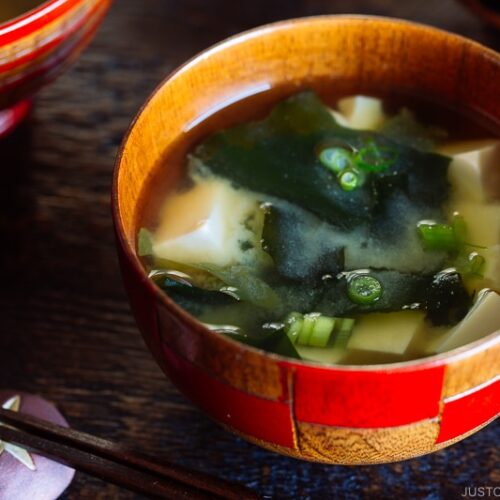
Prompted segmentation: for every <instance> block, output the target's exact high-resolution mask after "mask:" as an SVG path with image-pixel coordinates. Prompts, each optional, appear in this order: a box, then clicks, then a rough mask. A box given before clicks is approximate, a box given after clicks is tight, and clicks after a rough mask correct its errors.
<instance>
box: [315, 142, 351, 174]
mask: <svg viewBox="0 0 500 500" xmlns="http://www.w3.org/2000/svg"><path fill="white" fill-rule="evenodd" d="M318 159H319V161H320V162H321V163H322V164H323V165H324V166H325V167H326V168H327V169H328V170H331V171H332V172H334V173H336V174H338V173H339V172H341V171H342V170H344V169H346V168H349V167H351V166H352V154H351V152H350V151H348V150H347V149H344V148H341V147H328V148H325V149H323V150H321V152H320V153H319V155H318Z"/></svg>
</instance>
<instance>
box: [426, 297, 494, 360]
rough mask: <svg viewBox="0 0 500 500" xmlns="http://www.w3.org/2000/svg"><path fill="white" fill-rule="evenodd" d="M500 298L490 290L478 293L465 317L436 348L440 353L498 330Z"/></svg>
mask: <svg viewBox="0 0 500 500" xmlns="http://www.w3.org/2000/svg"><path fill="white" fill-rule="evenodd" d="M499 311H500V296H499V295H498V294H497V293H495V292H492V291H491V290H483V291H481V292H480V294H479V296H478V298H477V301H476V303H475V304H474V306H473V307H472V309H471V310H470V311H469V313H468V314H467V316H466V317H465V318H464V319H463V320H462V321H461V322H460V323H459V324H458V325H457V326H455V327H454V328H453V329H452V330H450V332H449V333H448V334H446V335H445V337H444V338H443V339H442V342H441V343H440V344H439V345H438V346H437V348H436V352H437V353H441V352H445V351H449V350H450V349H455V348H456V347H460V346H462V345H465V344H469V343H470V342H474V341H475V340H479V339H480V338H482V337H485V336H486V335H489V334H490V333H493V332H494V331H496V330H498V329H499V328H500V314H499Z"/></svg>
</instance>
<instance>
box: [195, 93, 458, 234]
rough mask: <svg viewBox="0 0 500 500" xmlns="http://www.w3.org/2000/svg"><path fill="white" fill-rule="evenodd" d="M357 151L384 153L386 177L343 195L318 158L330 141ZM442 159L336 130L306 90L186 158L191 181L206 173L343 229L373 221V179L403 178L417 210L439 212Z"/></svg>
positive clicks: (443, 175) (379, 137)
mask: <svg viewBox="0 0 500 500" xmlns="http://www.w3.org/2000/svg"><path fill="white" fill-rule="evenodd" d="M339 141H340V142H342V143H347V144H348V145H349V146H350V147H351V148H354V149H357V150H362V149H363V148H367V147H371V146H372V145H373V144H375V145H376V146H378V147H380V148H386V149H388V148H390V149H391V150H392V151H394V152H395V153H397V154H395V157H394V162H393V163H392V164H391V167H390V168H389V169H388V170H387V171H386V172H378V173H369V174H367V179H366V180H365V182H364V184H363V185H362V186H360V187H358V188H357V189H354V190H352V191H345V190H344V189H343V188H342V187H341V186H340V185H339V183H338V182H336V181H335V177H333V178H332V173H331V172H330V171H328V170H327V169H325V168H324V166H323V165H322V164H321V162H320V161H319V160H318V152H319V149H321V148H322V147H326V146H327V145H328V144H331V143H335V144H337V143H339ZM448 164H449V158H447V157H444V156H441V155H438V154H434V153H427V152H422V151H418V150H416V149H414V148H411V147H407V146H404V145H402V144H398V143H396V142H393V141H391V140H390V139H388V138H387V137H385V136H384V135H381V134H377V133H375V132H366V131H357V130H351V129H348V128H344V127H341V126H340V125H338V124H337V122H336V121H335V119H334V118H333V116H332V114H331V113H330V111H329V110H328V108H327V107H326V106H325V105H324V104H323V103H322V102H321V100H320V99H319V98H318V97H317V96H316V95H315V94H314V93H312V92H302V93H300V94H297V95H295V96H292V97H290V98H288V99H286V100H285V101H283V102H281V103H279V104H278V105H277V106H276V107H275V108H274V109H273V111H272V112H271V113H270V115H269V116H268V117H267V118H265V119H264V120H262V121H256V122H251V123H247V124H244V125H240V126H236V127H233V128H230V129H226V130H222V131H219V132H216V133H214V134H213V135H211V136H210V137H209V138H208V139H206V140H205V141H204V142H202V143H201V144H200V145H199V146H198V147H197V148H196V149H195V151H194V152H193V154H192V155H190V166H191V172H192V173H193V174H194V175H203V174H204V173H205V174H206V173H211V174H213V175H216V176H220V177H223V178H226V179H229V180H230V181H232V182H233V183H234V184H235V185H237V186H241V187H244V188H246V189H249V190H251V191H255V192H257V193H263V194H267V195H271V196H275V197H277V198H281V199H284V200H287V201H289V202H291V203H294V204H296V205H298V206H300V207H302V208H304V209H306V210H309V211H311V212H312V213H314V214H316V215H317V216H319V217H320V218H321V219H323V220H326V221H328V222H329V223H331V224H333V225H336V226H338V227H342V228H344V229H353V228H354V227H356V225H358V224H360V223H363V222H366V221H368V220H370V219H371V218H372V217H373V214H374V213H375V208H376V207H377V204H378V203H379V202H380V198H379V196H378V195H377V185H380V183H379V182H377V183H376V182H375V180H376V179H377V178H382V179H383V178H384V177H390V179H391V180H392V179H394V176H395V175H400V176H402V177H403V178H404V177H406V179H407V181H406V182H405V183H404V189H405V191H406V192H407V194H408V196H409V197H410V199H411V200H412V201H413V202H414V203H415V204H418V205H427V206H432V207H438V206H440V205H441V203H442V202H443V201H444V200H445V199H446V198H447V194H448V183H447V179H446V175H447V168H448Z"/></svg>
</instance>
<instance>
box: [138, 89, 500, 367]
mask: <svg viewBox="0 0 500 500" xmlns="http://www.w3.org/2000/svg"><path fill="white" fill-rule="evenodd" d="M355 90H356V91H361V92H363V93H365V92H366V90H365V89H355ZM343 95H344V96H345V95H348V94H347V91H346V89H343V88H342V86H341V85H339V86H338V88H337V91H336V92H332V91H331V85H330V84H329V83H328V82H324V83H322V82H320V83H316V85H315V92H312V91H307V90H306V91H298V89H297V88H290V87H288V88H285V87H282V88H277V89H272V90H270V91H268V92H264V93H261V94H259V95H257V96H254V97H251V98H247V99H244V100H242V101H240V102H238V103H236V104H234V105H232V106H230V107H228V108H226V109H222V110H219V111H217V112H216V113H214V114H213V115H212V116H210V117H207V118H206V119H204V120H203V121H201V122H200V123H199V124H197V126H196V127H194V128H192V129H191V130H190V131H188V132H187V133H186V136H185V137H184V138H183V140H182V141H181V142H180V143H178V144H177V145H176V146H175V147H174V148H172V149H171V150H170V151H168V152H166V155H165V159H164V161H163V162H162V164H161V165H159V166H158V168H157V169H156V171H155V173H154V175H153V176H152V178H151V179H150V182H149V184H148V185H147V186H145V189H144V191H143V193H142V195H141V203H140V204H139V210H138V215H137V217H138V220H137V227H139V228H142V229H141V230H140V232H139V234H138V253H139V255H141V258H142V260H143V263H144V266H145V267H146V269H147V271H148V272H149V273H150V277H151V279H153V280H154V281H155V282H156V284H157V285H158V286H160V287H161V288H162V289H163V290H165V292H166V293H167V294H168V295H169V296H170V297H171V298H172V299H174V300H175V301H176V302H177V303H178V304H179V305H181V306H182V307H184V308H185V309H187V310H188V311H189V312H190V313H192V314H193V315H194V316H196V317H197V318H198V319H199V320H200V321H201V322H203V323H204V324H206V325H207V327H208V328H210V329H211V330H213V331H214V335H215V334H217V333H219V334H224V335H227V336H230V337H232V338H234V339H236V340H239V341H241V342H244V343H247V344H250V345H253V346H256V347H259V348H262V349H265V350H269V351H272V352H276V353H278V354H282V355H286V356H290V357H294V358H301V359H305V360H311V361H318V362H325V363H337V364H377V363H391V362H399V361H404V360H410V359H416V358H420V357H425V356H429V355H432V354H435V353H440V352H444V351H446V350H449V349H453V348H455V347H458V346H460V345H463V344H465V343H468V342H471V341H473V340H477V339H478V338H480V337H481V336H484V335H487V334H489V333H492V332H494V331H495V330H496V329H498V328H499V327H500V318H499V315H498V313H497V310H498V309H497V308H498V307H500V297H499V295H498V294H497V292H499V291H500V282H499V281H500V182H499V181H500V178H499V174H498V172H499V170H500V163H499V162H500V147H499V143H498V142H497V140H496V139H495V137H497V132H498V131H497V130H496V129H495V128H494V127H493V126H492V124H483V123H479V122H478V120H477V119H475V118H473V117H470V116H466V115H465V114H460V113H457V112H454V111H451V110H448V109H445V108H442V107H437V106H436V105H435V104H433V103H428V102H425V101H422V100H418V99H415V98H411V97H408V96H401V95H399V94H397V93H392V94H388V93H380V94H376V93H375V94H374V93H373V92H372V93H370V96H369V97H367V96H362V95H358V96H352V97H347V98H343V97H342V96H343ZM167 171H168V175H167V174H166V172H167ZM173 177H175V179H174V181H173ZM173 184H175V186H174V187H172V185H173Z"/></svg>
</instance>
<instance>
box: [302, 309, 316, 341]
mask: <svg viewBox="0 0 500 500" xmlns="http://www.w3.org/2000/svg"><path fill="white" fill-rule="evenodd" d="M316 317H317V314H314V313H312V314H306V315H305V316H304V322H303V323H302V328H301V330H300V333H299V337H298V338H297V344H300V345H309V340H310V338H311V335H312V332H313V328H314V323H315V322H316Z"/></svg>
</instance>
